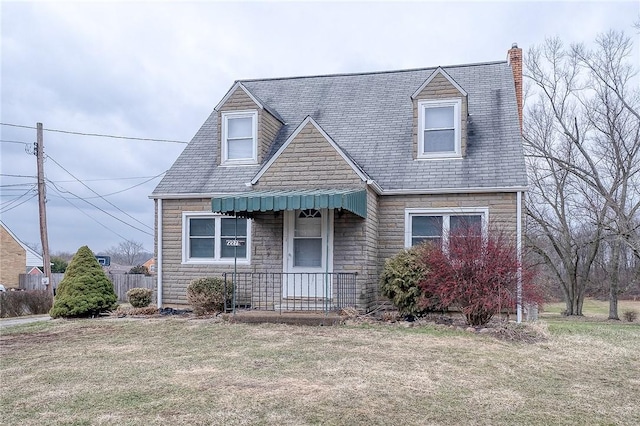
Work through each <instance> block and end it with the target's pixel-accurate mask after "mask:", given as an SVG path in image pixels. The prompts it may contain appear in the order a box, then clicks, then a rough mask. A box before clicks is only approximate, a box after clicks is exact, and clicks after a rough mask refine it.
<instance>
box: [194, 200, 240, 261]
mask: <svg viewBox="0 0 640 426" xmlns="http://www.w3.org/2000/svg"><path fill="white" fill-rule="evenodd" d="M182 235H183V241H182V262H183V263H233V262H234V259H235V256H236V254H237V259H238V262H240V263H244V264H248V263H249V253H251V250H250V246H251V221H249V220H247V219H242V218H237V219H236V218H234V217H227V216H219V215H212V214H211V213H200V212H197V213H196V212H194V213H183V215H182Z"/></svg>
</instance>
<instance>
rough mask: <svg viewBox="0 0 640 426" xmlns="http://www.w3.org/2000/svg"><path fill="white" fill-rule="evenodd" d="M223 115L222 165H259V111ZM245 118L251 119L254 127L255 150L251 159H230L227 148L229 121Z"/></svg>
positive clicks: (234, 112)
mask: <svg viewBox="0 0 640 426" xmlns="http://www.w3.org/2000/svg"><path fill="white" fill-rule="evenodd" d="M221 115H222V138H221V145H222V151H221V152H222V157H221V158H222V161H221V163H222V164H224V165H236V164H237V165H243V164H257V163H258V111H256V110H245V111H233V112H223V113H221ZM243 117H251V119H252V120H251V126H252V137H253V149H252V155H251V158H241V159H237V160H234V159H229V158H228V151H229V150H228V147H227V129H228V124H227V123H228V121H229V119H230V118H243Z"/></svg>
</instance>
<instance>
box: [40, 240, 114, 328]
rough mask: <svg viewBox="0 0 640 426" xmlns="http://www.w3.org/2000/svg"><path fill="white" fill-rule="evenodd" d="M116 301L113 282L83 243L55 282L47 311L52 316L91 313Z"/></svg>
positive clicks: (91, 314) (112, 304)
mask: <svg viewBox="0 0 640 426" xmlns="http://www.w3.org/2000/svg"><path fill="white" fill-rule="evenodd" d="M117 301H118V297H117V296H116V293H115V292H114V290H113V284H112V283H111V281H110V280H109V278H108V277H107V275H106V274H105V273H104V271H103V270H102V267H101V266H100V264H99V263H98V261H97V260H96V258H95V256H94V254H93V252H92V251H91V250H90V249H89V247H87V246H83V247H80V249H78V252H77V253H76V254H75V255H74V256H73V259H71V262H70V263H69V266H68V267H67V270H66V272H65V275H64V278H63V279H62V281H60V284H59V285H58V290H57V292H56V296H55V298H54V300H53V307H52V308H51V311H50V312H49V315H51V316H52V317H53V318H59V317H63V318H68V317H93V316H97V315H99V314H100V313H101V312H106V311H110V310H111V309H113V308H115V307H116V302H117Z"/></svg>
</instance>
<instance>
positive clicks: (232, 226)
mask: <svg viewBox="0 0 640 426" xmlns="http://www.w3.org/2000/svg"><path fill="white" fill-rule="evenodd" d="M221 220H222V223H221V224H220V235H222V236H223V237H233V236H235V235H238V236H246V235H247V219H241V218H238V219H237V221H238V233H237V234H236V219H235V218H234V219H221Z"/></svg>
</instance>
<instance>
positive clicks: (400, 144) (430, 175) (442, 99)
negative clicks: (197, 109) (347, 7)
mask: <svg viewBox="0 0 640 426" xmlns="http://www.w3.org/2000/svg"><path fill="white" fill-rule="evenodd" d="M507 56H508V60H507V61H497V62H488V63H478V64H467V65H457V66H445V67H433V68H424V69H411V70H401V71H391V72H372V73H356V74H339V75H325V76H310V77H294V78H272V79H263V80H241V81H237V82H235V84H233V86H232V87H231V88H230V89H229V91H228V92H227V93H226V95H225V96H224V97H223V98H222V99H221V100H220V102H219V103H218V104H217V106H216V107H215V108H214V110H213V112H212V113H211V115H210V116H209V117H208V118H207V120H206V121H205V122H204V124H203V125H202V127H201V128H200V130H199V131H198V132H197V133H196V135H195V136H194V138H193V139H192V141H191V142H190V143H189V145H188V146H187V147H186V148H185V150H184V151H183V152H182V154H181V155H180V156H179V158H178V159H177V160H176V162H175V163H174V164H173V166H172V167H171V168H170V170H169V171H168V172H167V173H166V175H165V177H164V178H163V179H162V181H161V182H160V183H159V184H158V186H157V187H156V189H155V190H154V192H153V193H152V195H151V198H152V199H153V200H154V201H155V212H156V228H157V232H156V241H155V244H156V253H157V257H156V259H157V264H156V273H157V277H158V304H159V305H163V304H167V305H180V304H185V303H187V301H186V288H187V286H188V284H189V283H190V281H191V280H193V279H194V278H199V277H203V276H216V275H218V276H219V275H224V276H226V277H227V279H228V280H233V281H234V282H235V284H236V289H237V292H236V293H237V294H236V295H235V296H234V300H235V304H236V305H242V306H247V307H251V308H253V309H275V310H278V309H294V310H298V309H318V308H322V309H327V308H331V309H333V308H339V307H343V306H348V305H354V306H357V307H358V308H360V309H369V308H371V307H372V306H373V305H375V304H376V302H377V300H378V298H379V296H378V277H379V274H380V272H381V271H382V269H383V267H384V263H385V260H386V259H388V258H389V257H391V256H393V255H395V254H396V253H398V252H399V251H400V250H401V249H403V248H406V247H410V246H412V245H414V244H417V243H419V242H421V241H425V240H430V241H434V242H436V243H438V244H446V238H443V236H446V234H447V232H448V231H449V230H451V229H455V228H456V227H459V226H461V224H463V223H470V224H474V225H478V226H481V228H482V229H483V230H485V231H486V230H487V229H488V228H489V227H490V226H497V227H500V228H501V229H503V230H505V231H507V232H510V233H512V234H513V235H514V237H515V238H516V239H517V241H518V243H519V244H520V243H521V238H522V235H521V234H522V201H523V192H524V191H525V190H526V187H527V175H526V169H525V161H524V154H523V147H522V137H521V120H522V50H521V49H519V48H518V47H517V45H514V46H513V48H512V49H510V50H509V51H508V55H507Z"/></svg>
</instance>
